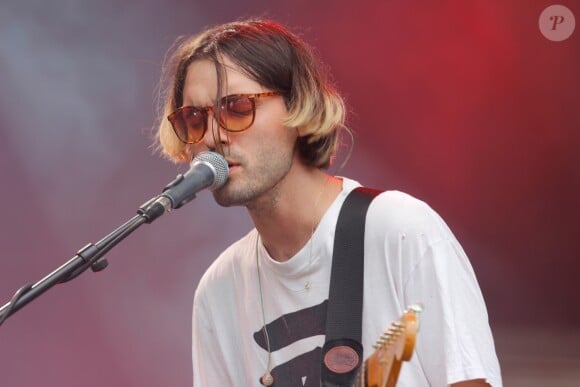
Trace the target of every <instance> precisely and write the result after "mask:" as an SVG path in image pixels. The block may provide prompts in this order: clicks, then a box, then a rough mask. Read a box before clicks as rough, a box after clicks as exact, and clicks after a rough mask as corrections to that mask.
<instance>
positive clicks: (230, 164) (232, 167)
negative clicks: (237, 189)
mask: <svg viewBox="0 0 580 387" xmlns="http://www.w3.org/2000/svg"><path fill="white" fill-rule="evenodd" d="M227 162H228V169H229V171H230V172H231V171H232V170H235V169H237V168H238V167H239V166H240V163H236V162H234V161H229V160H227Z"/></svg>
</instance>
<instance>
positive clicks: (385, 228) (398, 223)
mask: <svg viewBox="0 0 580 387" xmlns="http://www.w3.org/2000/svg"><path fill="white" fill-rule="evenodd" d="M367 226H369V227H370V228H371V230H374V231H375V232H382V233H395V234H397V235H406V236H409V237H418V236H423V237H429V238H430V239H431V238H433V239H441V238H445V236H446V235H447V234H448V233H449V229H448V227H447V225H446V224H445V222H444V221H443V219H442V218H441V217H440V216H439V214H438V213H437V212H435V210H433V209H432V208H431V207H430V206H429V205H428V204H427V203H425V202H424V201H422V200H419V199H417V198H415V197H413V196H411V195H409V194H406V193H404V192H401V191H385V192H383V193H381V194H380V195H378V196H377V197H376V198H375V199H374V200H373V202H372V203H371V205H370V207H369V211H368V213H367ZM431 241H432V242H433V241H434V240H431Z"/></svg>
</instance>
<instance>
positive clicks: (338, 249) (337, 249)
mask: <svg viewBox="0 0 580 387" xmlns="http://www.w3.org/2000/svg"><path fill="white" fill-rule="evenodd" d="M380 193H381V191H377V190H373V189H369V188H365V187H359V188H357V189H355V190H353V191H352V192H351V193H350V194H349V195H348V196H347V198H346V200H345V201H344V204H343V205H342V208H341V209H340V214H339V216H338V222H337V224H336V233H335V236H334V252H333V256H332V271H331V276H330V291H329V296H328V309H327V313H326V341H325V343H324V347H323V348H322V372H321V378H322V386H323V387H338V386H351V385H352V384H353V382H354V378H355V377H356V375H357V372H358V369H359V368H360V366H361V364H362V361H363V357H362V356H363V347H362V344H361V341H362V337H361V336H362V307H363V285H364V235H365V219H366V213H367V210H368V207H369V205H370V203H371V201H372V200H373V199H374V198H375V196H377V195H378V194H380Z"/></svg>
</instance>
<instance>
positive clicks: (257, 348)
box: [158, 20, 501, 387]
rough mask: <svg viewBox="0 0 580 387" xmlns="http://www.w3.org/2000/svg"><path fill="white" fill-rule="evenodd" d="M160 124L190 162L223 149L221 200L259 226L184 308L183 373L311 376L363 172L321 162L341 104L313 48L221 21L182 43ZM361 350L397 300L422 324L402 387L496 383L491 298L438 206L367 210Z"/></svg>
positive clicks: (268, 28) (395, 309)
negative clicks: (349, 208) (346, 207)
mask: <svg viewBox="0 0 580 387" xmlns="http://www.w3.org/2000/svg"><path fill="white" fill-rule="evenodd" d="M166 71H167V72H168V74H169V76H170V79H169V81H168V86H167V89H166V91H165V94H164V99H165V101H164V102H165V105H164V114H163V117H162V119H161V122H160V127H159V132H158V138H159V143H160V146H161V148H162V150H163V151H164V153H165V154H166V155H167V156H169V157H171V158H172V159H174V160H176V161H189V160H190V159H191V158H192V157H193V156H195V155H196V154H198V153H200V152H203V151H208V150H209V151H215V152H219V153H221V154H222V155H223V156H224V157H225V159H226V160H227V162H228V165H229V177H228V181H227V183H226V184H225V185H224V186H223V187H221V188H219V189H217V190H215V191H214V197H215V200H216V201H217V202H218V203H219V204H220V205H222V206H245V207H246V208H247V209H248V212H249V214H250V216H251V218H252V221H253V223H254V225H255V229H254V230H252V231H251V232H250V233H249V234H247V235H246V236H244V237H243V238H242V239H240V240H239V241H238V242H236V243H234V244H233V245H231V246H230V247H229V248H228V249H226V250H225V251H224V252H223V253H222V254H221V255H220V256H219V257H218V258H217V260H216V261H215V262H214V263H213V264H212V265H211V267H210V268H209V269H208V270H207V272H206V273H205V274H204V276H203V278H202V280H201V282H200V284H199V286H198V288H197V291H196V295H195V299H194V310H193V368H194V385H195V386H198V387H202V386H255V385H259V383H262V384H264V385H272V383H273V385H274V386H278V387H280V386H319V385H320V378H321V348H322V345H323V344H324V329H325V323H326V321H325V320H326V305H327V299H328V295H329V281H330V271H331V267H332V253H333V251H332V250H333V243H334V231H335V226H336V221H337V217H338V212H339V210H340V208H341V205H342V203H343V201H344V200H345V197H346V196H347V195H348V193H349V192H350V191H352V190H353V189H354V188H356V187H357V186H359V184H358V183H356V182H355V181H353V180H350V179H347V178H339V177H333V176H329V175H328V174H327V173H326V172H324V169H325V168H327V167H328V166H329V165H330V163H331V159H332V157H333V156H334V154H335V152H336V150H337V147H338V144H339V138H340V132H341V131H343V130H345V128H344V125H343V123H344V105H343V101H342V99H341V97H340V95H339V94H338V92H337V91H336V90H335V89H334V88H333V87H332V85H331V84H330V82H329V80H328V79H327V77H326V74H325V73H324V71H323V70H322V68H321V67H320V65H319V64H318V63H317V61H316V60H315V58H314V56H313V54H312V52H311V50H310V49H309V48H308V47H307V46H306V44H305V43H304V42H302V41H301V40H300V39H299V38H297V37H296V36H295V35H293V34H291V33H290V32H289V31H287V30H286V29H285V28H284V27H282V26H280V25H278V24H276V23H274V22H271V21H261V20H248V21H241V22H235V23H230V24H225V25H221V26H217V27H215V28H212V29H209V30H207V31H205V32H203V33H201V34H199V35H197V36H196V37H193V38H191V39H188V40H185V41H183V42H182V43H181V44H180V45H179V47H178V48H177V49H176V50H175V52H174V54H173V57H172V58H171V59H170V62H169V66H168V67H167V68H166ZM364 273H365V281H364V283H365V288H364V300H363V327H362V344H363V347H364V357H365V358H366V357H368V356H369V355H370V354H371V353H372V352H373V349H372V344H373V343H374V342H375V340H376V339H377V338H378V337H379V336H380V334H381V333H382V332H383V331H384V329H385V328H386V327H387V326H388V325H389V324H390V323H391V322H392V321H394V320H396V319H397V318H398V317H399V316H400V315H401V313H402V312H403V311H404V309H405V308H406V306H407V305H408V304H411V303H413V302H415V301H421V302H422V303H423V304H424V312H423V313H422V315H421V331H420V333H419V335H418V338H417V345H416V351H415V353H414V355H413V358H412V359H411V361H409V362H406V363H405V364H403V367H402V371H401V374H400V377H399V384H398V385H399V386H446V385H449V384H451V385H454V386H485V385H488V384H489V385H493V386H501V376H500V371H499V365H498V362H497V357H496V355H495V350H494V345H493V339H492V336H491V332H490V328H489V325H488V321H487V312H486V308H485V304H484V301H483V298H482V296H481V292H480V290H479V287H478V284H477V281H476V278H475V275H474V273H473V270H472V268H471V266H470V264H469V261H468V259H467V257H466V255H465V253H464V252H463V250H462V249H461V247H460V245H459V244H458V242H457V241H456V240H455V238H454V237H453V235H452V234H451V232H450V230H449V229H448V228H447V226H446V225H445V223H444V222H443V221H442V220H441V218H440V217H439V216H438V215H437V214H436V213H435V212H434V211H433V210H431V209H430V208H429V207H428V206H427V205H426V204H425V203H423V202H420V201H418V200H416V199H414V198H412V197H410V196H408V195H406V194H403V193H401V192H397V191H388V192H384V193H382V194H381V195H379V196H378V197H376V198H375V199H374V201H373V202H372V203H371V205H370V207H369V211H368V214H367V219H366V232H365V257H364Z"/></svg>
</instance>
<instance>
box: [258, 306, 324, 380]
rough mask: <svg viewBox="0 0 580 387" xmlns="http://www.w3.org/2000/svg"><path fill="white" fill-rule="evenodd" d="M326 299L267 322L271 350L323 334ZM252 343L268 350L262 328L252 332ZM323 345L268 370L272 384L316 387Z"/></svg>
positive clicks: (274, 350)
mask: <svg viewBox="0 0 580 387" xmlns="http://www.w3.org/2000/svg"><path fill="white" fill-rule="evenodd" d="M327 304H328V300H325V301H323V302H322V303H320V304H318V305H315V306H312V307H309V308H305V309H301V310H299V311H296V312H292V313H288V314H285V315H283V316H280V317H278V318H277V319H275V320H273V321H272V322H270V323H268V324H266V329H267V330H268V338H269V341H270V351H272V352H276V351H277V350H279V349H281V348H285V347H287V346H288V345H291V344H292V343H295V342H296V341H298V340H302V339H305V338H308V337H312V336H318V335H323V334H324V333H325V330H326V308H327ZM254 340H255V342H256V343H257V344H258V345H259V346H260V347H261V348H263V349H264V350H265V351H267V350H268V346H267V345H266V338H265V337H264V331H263V330H259V331H257V332H254ZM321 354H322V348H321V347H316V348H313V349H312V350H311V351H310V352H306V353H302V354H298V355H297V356H296V357H294V358H292V359H288V361H286V362H285V363H282V364H279V365H277V366H276V367H274V368H273V369H272V370H271V373H272V376H273V377H274V386H275V387H295V386H303V387H319V386H320V365H321Z"/></svg>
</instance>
